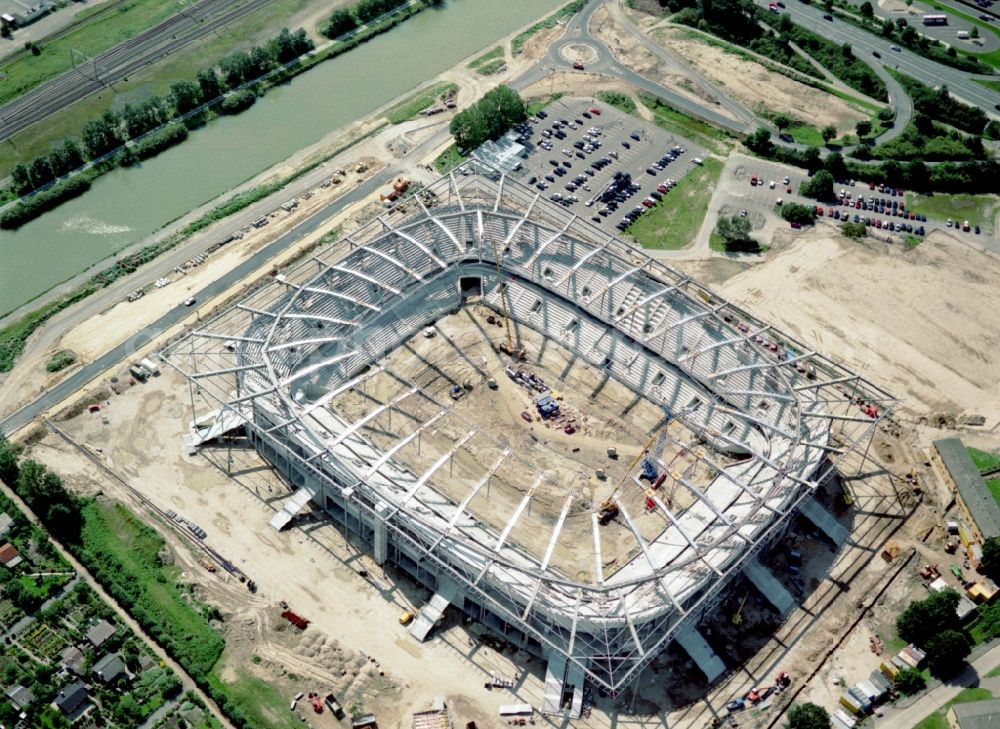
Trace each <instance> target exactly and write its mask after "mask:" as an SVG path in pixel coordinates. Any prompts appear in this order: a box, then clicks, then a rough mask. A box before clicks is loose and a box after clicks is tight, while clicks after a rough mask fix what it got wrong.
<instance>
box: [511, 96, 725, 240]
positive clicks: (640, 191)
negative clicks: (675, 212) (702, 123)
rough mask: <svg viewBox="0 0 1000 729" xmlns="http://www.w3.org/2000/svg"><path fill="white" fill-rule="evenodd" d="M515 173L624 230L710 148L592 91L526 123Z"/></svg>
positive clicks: (572, 206)
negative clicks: (598, 98) (621, 108)
mask: <svg viewBox="0 0 1000 729" xmlns="http://www.w3.org/2000/svg"><path fill="white" fill-rule="evenodd" d="M522 139H524V140H525V147H526V149H527V157H526V159H525V160H524V162H523V166H522V167H521V169H520V170H518V171H517V172H516V173H514V175H515V176H516V177H517V178H518V179H519V181H521V182H522V183H524V184H526V185H528V186H530V187H532V188H534V189H537V190H538V191H539V192H541V193H542V194H543V195H545V197H547V198H548V199H550V200H552V201H554V202H556V203H559V204H561V205H563V206H565V207H567V208H568V209H570V210H572V211H573V212H574V213H576V214H577V215H579V216H580V217H585V218H587V219H589V220H590V221H591V222H593V223H594V224H595V225H599V226H601V227H602V228H604V229H605V230H607V231H608V232H609V233H613V234H615V235H620V234H621V231H622V230H624V228H625V227H627V222H626V220H627V218H626V216H631V218H632V219H635V218H636V217H638V216H640V215H642V214H643V213H644V212H646V211H647V210H649V209H650V208H651V207H652V206H653V205H655V204H656V202H657V201H659V200H660V199H662V198H663V197H664V196H665V195H669V190H670V188H671V187H672V186H673V185H674V184H676V182H677V181H678V180H680V179H681V178H682V177H683V176H684V175H685V174H687V173H688V172H689V171H690V170H691V168H692V167H693V166H695V165H696V164H698V162H696V160H699V161H700V158H701V157H703V156H704V155H705V151H704V149H702V148H701V147H698V146H697V145H695V144H692V143H691V142H689V141H688V140H686V139H683V138H681V137H676V136H674V135H671V134H668V133H667V132H665V131H663V130H662V129H660V128H659V127H656V126H653V125H651V124H647V123H646V122H644V121H642V120H641V119H637V118H635V117H632V116H629V115H627V114H623V113H622V112H620V111H618V110H617V109H615V108H614V107H611V106H609V105H607V104H605V103H603V102H600V101H594V100H592V99H560V100H558V101H556V102H553V103H552V104H550V105H549V106H548V107H546V108H545V109H544V110H543V111H542V112H540V113H539V115H538V116H536V117H532V118H531V119H529V121H528V122H526V123H525V126H524V127H522Z"/></svg>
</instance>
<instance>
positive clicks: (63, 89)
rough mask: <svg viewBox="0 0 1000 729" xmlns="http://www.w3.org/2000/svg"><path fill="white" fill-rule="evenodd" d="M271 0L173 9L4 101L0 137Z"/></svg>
mask: <svg viewBox="0 0 1000 729" xmlns="http://www.w3.org/2000/svg"><path fill="white" fill-rule="evenodd" d="M272 1H273V0H248V1H247V2H244V3H242V4H240V5H238V6H237V7H234V8H229V9H227V7H228V6H231V5H233V4H234V0H201V2H199V3H197V4H196V5H194V6H192V7H191V8H190V9H188V10H184V11H182V12H180V13H177V14H176V15H172V16H171V17H169V18H167V19H166V20H164V21H163V22H161V23H160V24H158V25H156V26H154V27H152V28H149V29H147V30H145V31H143V32H142V33H140V34H139V35H137V36H135V37H134V38H130V39H128V40H126V41H123V42H122V43H119V44H118V45H117V46H115V47H114V48H111V49H109V50H107V51H105V52H104V53H102V54H101V55H99V56H97V57H96V58H94V59H93V60H91V61H88V62H86V63H84V64H82V65H80V66H77V67H76V68H74V69H73V70H70V71H67V72H66V73H64V74H62V75H61V76H58V77H57V78H54V79H52V80H51V81H48V82H46V83H44V84H42V85H41V86H37V87H35V88H34V89H32V90H31V91H28V92H27V93H25V94H23V95H21V96H19V97H18V98H17V99H14V100H13V101H11V102H10V103H8V104H6V105H5V106H3V107H0V140H4V139H7V138H9V137H11V136H13V135H14V134H17V133H18V132H20V131H23V130H24V129H27V128H28V127H30V126H32V125H33V124H37V123H38V122H40V121H42V120H44V119H46V118H48V117H49V116H50V115H52V114H53V113H55V112H57V111H59V110H61V109H63V108H65V107H67V106H69V105H71V104H73V103H74V102H76V101H79V100H81V99H83V98H85V97H87V96H89V95H90V94H92V93H94V92H96V91H98V90H100V89H102V88H105V87H107V86H109V85H111V84H113V83H114V82H116V81H120V80H121V79H123V78H126V77H127V76H128V75H129V74H131V73H135V72H136V71H138V70H140V69H142V68H144V67H145V66H147V65H150V64H152V63H154V62H155V61H158V60H160V59H162V58H165V57H166V56H168V55H170V54H172V53H175V52H176V51H178V50H180V49H181V48H184V47H185V46H187V45H189V44H191V43H193V42H194V41H196V40H199V39H201V38H204V37H205V36H207V35H209V34H210V33H214V32H215V31H216V30H218V29H220V28H222V27H224V26H226V25H228V24H230V23H232V22H235V21H237V20H240V19H241V18H244V17H246V16H247V15H249V14H251V13H253V12H255V11H256V10H259V9H260V8H263V7H265V6H266V5H268V4H269V3H271V2H272Z"/></svg>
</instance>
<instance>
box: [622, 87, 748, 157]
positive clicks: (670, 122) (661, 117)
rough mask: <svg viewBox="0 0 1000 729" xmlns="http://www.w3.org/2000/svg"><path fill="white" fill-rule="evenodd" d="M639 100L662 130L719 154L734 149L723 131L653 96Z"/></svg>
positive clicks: (641, 96) (641, 97) (642, 95)
mask: <svg viewBox="0 0 1000 729" xmlns="http://www.w3.org/2000/svg"><path fill="white" fill-rule="evenodd" d="M639 100H640V101H642V103H643V104H645V105H646V106H647V107H648V108H649V110H650V111H651V112H653V120H654V121H655V122H656V125H657V126H658V127H660V128H661V129H665V130H666V131H668V132H671V133H673V134H679V135H680V136H682V137H686V138H687V139H690V140H691V141H693V142H697V143H698V144H700V145H702V146H703V147H707V148H708V149H710V150H712V151H713V152H716V153H717V154H722V153H725V152H728V151H729V150H730V149H731V148H732V146H733V145H732V141H731V140H730V138H729V136H728V135H727V134H726V133H725V132H723V131H722V130H721V129H717V128H716V127H713V126H712V125H711V124H708V123H706V122H703V121H701V120H699V119H695V118H694V117H690V116H688V115H687V114H683V113H681V112H679V111H677V110H676V109H674V108H672V107H669V106H667V105H665V104H663V103H662V102H660V100H659V99H655V98H653V97H652V96H647V95H646V94H640V95H639Z"/></svg>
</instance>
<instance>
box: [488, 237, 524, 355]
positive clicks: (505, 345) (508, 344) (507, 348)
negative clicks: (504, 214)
mask: <svg viewBox="0 0 1000 729" xmlns="http://www.w3.org/2000/svg"><path fill="white" fill-rule="evenodd" d="M490 246H492V248H493V264H494V265H495V266H496V269H497V281H499V286H500V308H501V309H503V324H504V328H505V329H506V332H507V339H506V341H504V342H501V343H500V345H499V347H497V348H498V349H499V350H500V351H501V352H503V353H504V354H507V355H510V356H511V357H512V358H513V359H514V360H522V359H524V357H525V354H526V352H525V349H524V347H520V348H518V347H515V346H514V334H513V332H512V331H511V328H510V315H509V314H508V313H507V298H506V296H505V292H506V290H507V284H506V283H505V282H504V278H503V269H502V268H501V267H500V252H499V251H498V250H497V243H496V241H495V240H493V236H490Z"/></svg>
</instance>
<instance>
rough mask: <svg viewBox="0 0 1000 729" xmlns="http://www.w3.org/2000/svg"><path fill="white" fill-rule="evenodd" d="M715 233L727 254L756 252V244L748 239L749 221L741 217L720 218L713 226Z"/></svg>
mask: <svg viewBox="0 0 1000 729" xmlns="http://www.w3.org/2000/svg"><path fill="white" fill-rule="evenodd" d="M715 232H716V233H718V234H719V236H720V237H721V238H722V242H723V245H724V246H725V248H726V250H727V251H729V252H736V251H749V250H756V249H757V244H756V242H755V241H754V240H753V239H752V238H750V219H749V218H745V217H743V216H742V215H733V216H732V217H728V218H726V217H721V218H719V220H718V221H717V222H716V224H715Z"/></svg>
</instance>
